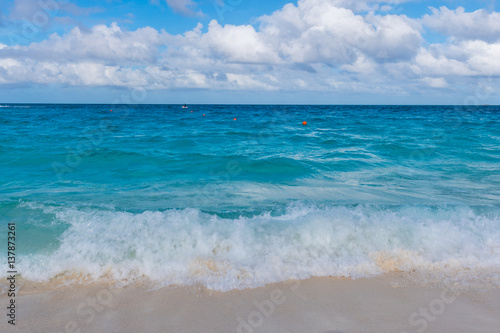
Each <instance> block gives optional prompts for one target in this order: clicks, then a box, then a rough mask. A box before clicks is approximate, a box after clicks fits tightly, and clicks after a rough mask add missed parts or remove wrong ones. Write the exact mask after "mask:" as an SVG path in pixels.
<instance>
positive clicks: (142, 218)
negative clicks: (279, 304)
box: [2, 203, 500, 291]
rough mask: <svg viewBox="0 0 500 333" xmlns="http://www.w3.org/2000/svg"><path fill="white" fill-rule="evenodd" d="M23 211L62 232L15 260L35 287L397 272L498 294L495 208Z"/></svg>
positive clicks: (219, 285)
mask: <svg viewBox="0 0 500 333" xmlns="http://www.w3.org/2000/svg"><path fill="white" fill-rule="evenodd" d="M21 206H22V207H23V208H26V209H31V210H41V211H42V212H43V214H48V215H51V216H52V217H53V219H52V221H51V225H52V226H51V227H53V228H57V230H59V232H60V234H59V237H58V238H59V243H58V246H57V247H56V248H55V249H53V250H52V251H49V253H47V251H45V252H37V253H30V254H27V255H20V256H19V264H18V270H19V272H21V274H22V277H23V278H25V279H28V280H32V281H39V282H44V281H61V282H65V283H82V282H88V281H95V280H100V281H102V280H109V281H111V282H115V283H120V284H129V283H135V282H139V281H149V282H151V283H153V284H155V285H158V286H170V285H196V284H201V285H204V286H206V287H207V288H210V289H213V290H220V291H228V290H232V289H244V288H253V287H258V286H262V285H265V284H268V283H274V282H279V281H284V280H289V279H306V278H309V277H313V276H334V277H350V278H359V277H370V276H376V275H380V274H383V273H386V272H393V271H402V272H421V273H425V274H427V275H429V274H430V275H429V276H435V275H439V276H440V277H441V278H442V277H443V276H445V277H446V279H448V280H450V281H454V282H464V283H471V281H474V283H483V284H488V285H495V286H500V281H499V279H498V277H499V276H500V217H499V212H498V209H497V208H491V207H489V208H487V209H486V208H473V207H467V206H456V207H448V206H440V207H430V206H380V205H378V206H375V205H357V206H356V205H352V206H346V205H344V206H325V207H319V206H310V205H304V204H294V205H290V206H288V207H286V208H284V211H282V212H279V213H278V212H264V213H261V214H258V215H254V216H250V217H243V216H240V217H237V218H225V217H223V215H218V214H216V213H208V212H202V211H200V210H198V209H192V208H190V209H182V210H167V211H145V212H142V213H136V214H134V213H129V212H121V211H116V210H114V209H111V210H110V209H105V208H103V207H86V208H85V207H83V208H82V207H80V208H67V207H58V206H48V205H42V204H33V203H22V204H21ZM2 259H3V258H2Z"/></svg>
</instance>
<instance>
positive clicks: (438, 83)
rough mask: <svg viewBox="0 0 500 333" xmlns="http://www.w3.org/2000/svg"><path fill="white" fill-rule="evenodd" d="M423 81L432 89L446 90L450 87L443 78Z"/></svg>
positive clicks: (429, 78)
mask: <svg viewBox="0 0 500 333" xmlns="http://www.w3.org/2000/svg"><path fill="white" fill-rule="evenodd" d="M421 81H422V82H424V83H425V84H427V85H428V86H429V87H432V88H445V87H447V86H448V83H446V80H445V79H443V78H442V77H424V78H422V80H421Z"/></svg>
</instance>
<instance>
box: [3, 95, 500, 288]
mask: <svg viewBox="0 0 500 333" xmlns="http://www.w3.org/2000/svg"><path fill="white" fill-rule="evenodd" d="M304 121H306V122H307V125H303V122H304ZM8 223H15V224H16V253H15V255H16V269H17V271H18V273H19V274H20V275H21V276H22V278H23V279H27V280H33V281H40V282H44V281H46V282H49V281H52V282H53V281H63V282H65V283H88V282H91V281H94V280H100V281H103V280H109V281H111V282H115V283H118V284H122V285H123V284H131V283H137V282H144V281H147V282H149V283H152V284H154V285H157V286H169V285H197V284H201V285H204V286H206V287H208V288H210V289H214V290H221V291H227V290H231V289H243V288H253V287H257V286H262V285H264V284H267V283H272V282H279V281H284V280H288V279H306V278H309V277H313V276H335V277H351V278H359V277H372V276H377V275H380V274H383V273H385V272H391V271H402V272H419V273H421V275H422V276H425V277H426V279H432V278H437V279H441V280H443V279H444V280H448V281H451V282H453V283H456V282H459V283H465V284H467V283H476V284H477V283H479V284H482V285H493V286H500V107H498V106H478V107H471V106H305V105H296V106H293V105H287V106H276V105H274V106H265V105H258V106H250V105H190V106H189V107H188V108H187V109H183V108H181V106H180V105H114V106H110V105H42V104H40V105H34V104H29V105H21V104H15V105H14V104H5V105H1V106H0V228H1V229H2V230H3V231H1V232H0V235H1V237H0V249H1V250H0V261H1V262H2V263H4V264H3V266H2V267H4V269H2V270H1V271H0V276H7V265H6V262H7V231H8V230H7V224H8Z"/></svg>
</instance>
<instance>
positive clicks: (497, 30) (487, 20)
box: [422, 7, 500, 42]
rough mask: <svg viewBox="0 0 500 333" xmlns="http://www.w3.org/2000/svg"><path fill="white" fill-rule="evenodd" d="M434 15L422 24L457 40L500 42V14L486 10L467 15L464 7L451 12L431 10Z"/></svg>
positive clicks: (445, 9) (425, 17)
mask: <svg viewBox="0 0 500 333" xmlns="http://www.w3.org/2000/svg"><path fill="white" fill-rule="evenodd" d="M431 10H432V15H425V16H424V17H423V18H422V23H423V24H424V25H426V26H428V27H430V28H432V29H434V30H436V31H438V32H440V33H442V34H444V35H446V36H451V37H454V38H457V39H480V40H484V41H487V42H495V41H498V40H500V13H498V12H493V13H488V12H487V11H486V10H484V9H479V10H476V11H475V12H470V13H467V12H465V9H464V8H463V7H458V8H457V9H456V10H450V9H448V8H446V7H440V8H439V9H437V8H431Z"/></svg>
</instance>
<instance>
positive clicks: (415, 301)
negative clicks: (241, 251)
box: [0, 273, 500, 333]
mask: <svg viewBox="0 0 500 333" xmlns="http://www.w3.org/2000/svg"><path fill="white" fill-rule="evenodd" d="M42 285H43V284H42ZM40 287H41V285H39V284H36V283H28V282H26V281H24V283H22V284H20V291H19V293H18V295H17V297H16V304H17V318H16V326H15V327H14V326H12V325H8V324H7V319H6V318H4V319H3V320H2V322H0V331H2V332H4V331H7V332H27V331H29V332H51V333H61V332H64V333H66V332H80V333H83V332H86V333H87V332H124V333H128V332H130V333H131V332H238V333H242V332H245V333H249V332H250V333H253V332H297V333H299V332H318V333H340V332H342V333H345V332H384V333H387V332H399V333H402V332H407V333H410V332H492V333H493V332H497V331H498V327H500V316H499V314H500V288H493V287H492V288H490V289H489V290H487V292H485V291H478V290H474V289H468V290H467V289H463V290H459V289H456V288H453V289H450V288H440V287H438V286H437V285H435V284H433V285H427V286H421V285H418V284H417V283H415V282H412V279H411V275H410V276H409V275H408V274H405V273H389V274H385V275H382V276H378V277H372V278H359V279H354V280H353V279H349V278H328V277H317V278H310V279H307V280H300V281H285V282H280V283H274V284H269V285H266V286H264V287H259V288H255V289H244V290H233V291H229V292H218V291H211V290H208V289H206V288H205V287H202V286H191V287H164V288H160V289H151V288H150V287H148V286H146V285H129V286H125V287H123V288H117V287H115V286H112V285H110V284H104V283H92V284H89V285H79V286H63V287H58V288H55V289H48V290H42V291H40ZM0 299H2V304H5V301H6V300H7V297H6V294H3V295H1V296H0Z"/></svg>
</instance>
